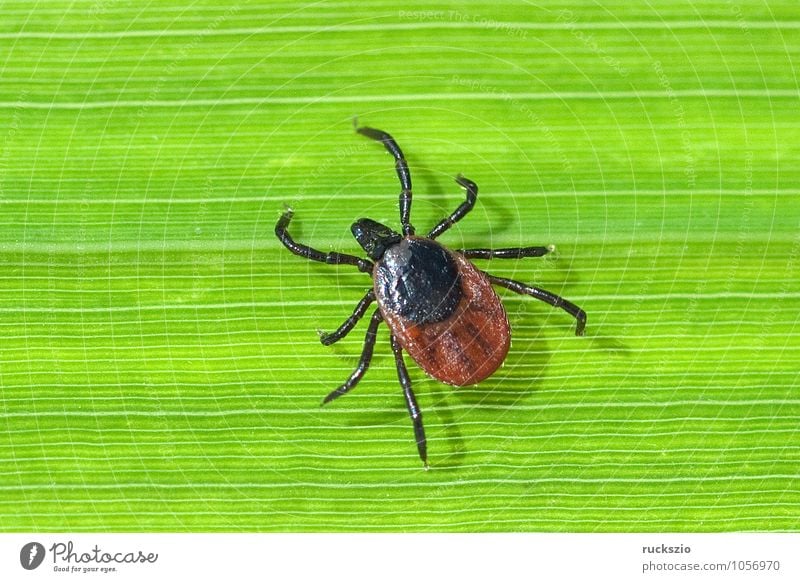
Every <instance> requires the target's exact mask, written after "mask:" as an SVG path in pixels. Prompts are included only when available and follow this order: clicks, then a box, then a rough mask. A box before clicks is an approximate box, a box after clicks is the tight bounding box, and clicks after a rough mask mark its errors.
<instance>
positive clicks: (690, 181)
mask: <svg viewBox="0 0 800 582" xmlns="http://www.w3.org/2000/svg"><path fill="white" fill-rule="evenodd" d="M0 14H1V15H2V18H0V204H1V205H2V210H3V220H2V223H3V228H2V229H1V230H0V261H1V262H2V266H3V272H4V276H3V277H2V279H0V314H2V317H0V331H2V337H3V341H2V345H0V524H1V525H0V528H1V529H2V530H3V531H24V530H40V531H81V530H90V531H130V530H141V531H164V530H168V531H185V530H193V531H210V530H217V531H231V530H252V531H341V530H358V531H428V530H436V531H729V530H769V531H782V530H797V529H798V526H800V512H799V511H798V507H800V486H798V485H799V483H800V481H799V480H798V479H799V478H800V473H799V472H798V466H799V462H800V429H798V426H799V425H798V421H799V420H800V399H798V390H797V388H798V385H800V366H798V364H800V341H799V340H798V328H797V324H798V313H800V309H798V308H800V301H799V299H800V283H799V281H800V260H799V257H800V204H798V195H799V194H800V165H798V163H797V160H798V155H800V148H799V147H798V143H800V125H798V117H797V111H798V102H799V99H800V89H799V87H800V84H799V82H798V73H797V67H796V61H797V58H798V54H799V53H798V51H799V50H800V35H798V34H797V28H798V26H800V22H798V20H797V7H796V2H794V1H789V0H785V1H784V0H775V1H770V2H768V3H767V2H763V1H760V0H753V1H747V2H735V1H734V2H722V1H720V2H712V1H709V2H695V1H691V2H689V1H678V2H671V3H668V4H665V5H663V6H661V5H658V4H653V3H642V4H636V3H629V2H603V3H579V2H553V3H550V4H548V5H546V6H540V5H538V4H537V5H534V4H525V3H515V2H500V3H498V2H470V3H468V4H466V5H464V4H463V3H456V2H452V3H446V2H443V3H436V4H434V5H432V4H430V3H423V2H412V3H410V4H409V3H402V4H401V5H398V4H397V3H389V2H386V1H384V0H374V1H371V2H366V3H342V2H321V3H314V4H301V3H295V2H283V3H280V2H269V3H259V2H245V3H240V4H234V5H218V3H217V4H215V3H211V2H204V1H203V2H192V3H185V4H181V3H174V2H159V3H157V4H152V5H146V6H145V5H140V4H139V3H130V2H117V1H114V0H96V1H91V0H90V1H85V2H69V3H66V2H58V1H56V2H49V3H36V4H30V3H28V2H3V3H2V4H1V5H0ZM354 116H358V118H359V120H360V122H361V123H363V124H367V125H370V126H374V127H379V128H381V129H384V130H386V131H389V132H391V133H392V134H393V135H394V136H395V137H396V139H397V140H398V142H399V144H400V145H401V147H402V148H403V150H404V151H405V153H406V154H407V157H408V161H409V165H410V168H411V171H412V174H413V177H414V196H415V198H414V207H413V220H414V222H415V224H416V225H417V226H418V227H419V229H420V231H421V232H423V231H426V229H429V228H431V227H432V226H433V225H434V224H435V223H436V221H438V220H439V219H440V218H442V217H443V216H444V215H446V214H448V213H449V212H451V211H452V210H453V209H454V208H455V207H456V206H457V205H458V204H459V203H461V201H462V200H463V192H462V191H461V189H460V188H459V187H458V186H457V185H456V184H455V183H454V181H453V177H454V176H455V175H457V174H458V173H463V174H464V175H465V176H467V177H469V178H470V179H472V180H474V181H475V182H477V183H478V184H479V186H480V195H479V198H478V204H477V206H476V208H475V209H474V210H473V211H472V213H471V214H470V215H469V216H468V217H467V218H466V219H464V220H463V221H462V222H460V223H459V224H458V225H457V226H456V227H454V228H453V229H452V230H451V231H450V232H448V233H447V234H446V235H444V236H443V237H442V239H441V240H442V242H444V243H445V244H448V245H450V246H452V247H454V248H463V247H475V246H481V247H483V246H494V247H502V246H514V245H533V244H554V245H556V247H557V252H556V253H554V254H553V255H551V256H548V257H546V258H542V259H527V260H520V261H500V260H495V261H491V262H490V263H488V264H486V263H485V262H481V266H482V267H485V268H486V269H488V270H489V271H491V272H492V273H495V274H497V275H502V276H506V277H513V278H516V279H519V280H522V281H525V282H529V283H535V284H537V285H540V286H542V287H544V288H546V289H549V290H551V291H553V292H555V293H558V294H561V295H563V296H564V297H565V298H567V299H569V300H571V301H574V302H575V303H577V304H579V305H580V306H582V307H583V308H584V309H585V310H586V312H587V313H588V316H589V320H588V327H587V335H586V337H582V338H581V337H575V336H574V334H573V330H574V321H573V320H572V318H571V317H569V316H568V315H567V314H565V313H563V312H562V311H560V310H554V309H551V308H550V307H548V306H547V305H545V304H542V303H540V302H537V301H534V300H532V299H530V298H524V297H519V296H516V295H513V294H511V293H509V292H501V295H502V296H503V298H504V301H505V305H506V307H507V310H508V312H509V318H510V320H511V324H512V327H513V334H514V335H513V338H514V339H513V344H512V348H511V352H510V354H509V356H508V359H507V360H506V363H505V366H504V367H503V368H501V369H500V370H499V371H498V372H497V373H496V374H495V375H494V376H493V377H492V378H490V379H489V380H487V381H485V382H484V383H482V384H481V385H479V386H476V387H467V388H459V389H454V388H451V387H448V386H445V385H442V384H439V383H437V382H435V381H433V380H431V379H429V378H427V377H426V376H424V374H422V372H421V371H420V370H419V369H418V368H417V367H416V366H414V365H413V363H412V362H410V361H409V367H410V370H411V375H412V381H413V384H414V387H415V391H416V393H417V396H418V398H419V401H420V405H421V406H422V409H423V411H424V415H425V426H426V428H427V434H428V439H429V451H430V461H431V470H430V471H424V470H423V469H422V465H421V463H420V461H419V459H418V457H417V453H416V448H415V446H414V442H413V436H412V431H411V424H410V421H409V418H408V415H407V412H406V410H405V405H404V402H403V397H402V394H401V392H400V388H399V386H398V383H397V378H396V372H395V370H394V361H393V358H392V356H391V351H390V349H389V347H388V334H387V331H386V329H385V328H384V329H382V330H381V332H380V333H379V337H378V346H377V349H376V355H375V359H374V361H373V365H372V367H371V368H370V370H369V372H368V374H367V375H366V377H365V378H364V380H363V381H362V382H361V384H360V385H359V386H358V387H357V389H355V390H354V391H353V392H352V393H351V394H349V395H347V396H346V397H344V398H341V399H339V400H337V401H336V402H334V403H331V404H330V405H328V406H326V407H324V408H321V407H320V402H321V399H322V397H323V396H324V395H325V394H327V393H328V392H329V391H330V390H332V389H334V388H335V387H336V386H338V385H339V384H341V383H342V382H343V381H344V379H346V378H347V376H348V375H349V374H350V372H351V371H352V370H353V368H354V367H355V365H356V363H357V360H358V356H359V354H360V350H361V343H362V341H363V337H364V336H363V334H364V331H365V327H366V326H365V324H366V322H362V324H361V325H360V326H359V327H358V328H357V329H356V330H355V331H354V332H353V333H352V334H351V335H350V336H348V337H347V338H346V339H345V340H343V341H341V342H339V343H337V344H335V345H334V346H332V347H324V346H322V345H321V344H320V343H319V341H318V336H317V331H316V330H317V329H323V330H332V329H335V327H336V326H337V325H339V324H340V323H341V321H343V320H344V318H345V317H347V316H348V315H349V314H350V312H351V311H352V309H353V307H354V306H355V304H356V302H357V301H358V299H359V298H360V297H361V295H362V294H363V293H364V291H365V290H366V289H368V287H369V284H370V282H369V280H368V279H367V277H365V275H364V274H361V273H358V272H357V271H356V270H355V269H353V268H350V267H345V266H341V267H332V266H327V265H322V264H318V263H310V262H308V261H304V260H302V259H301V258H299V257H297V256H294V255H291V254H290V253H288V252H287V251H286V249H284V248H283V247H282V246H281V245H280V244H279V243H278V241H277V240H276V239H275V237H274V234H273V228H274V224H275V221H276V220H277V218H278V216H279V215H280V213H281V212H282V210H283V207H284V204H288V205H291V206H292V207H293V209H294V211H295V219H294V221H293V223H292V226H291V228H292V233H293V235H294V236H295V237H296V238H297V239H298V240H300V241H303V242H305V243H307V244H310V245H313V246H315V247H317V248H320V249H323V250H329V249H337V250H341V251H343V252H348V253H356V252H358V251H359V248H358V246H357V244H356V243H355V241H354V240H353V239H352V237H351V236H350V233H349V225H350V224H351V222H352V221H353V220H355V219H357V218H359V217H362V216H368V217H371V218H373V219H375V220H379V221H385V222H387V223H388V224H392V225H396V224H397V220H398V216H397V193H398V191H399V187H398V184H397V179H396V176H395V174H394V169H393V165H392V160H391V158H390V157H389V156H388V155H387V154H386V153H385V152H384V151H383V150H382V148H381V147H380V146H379V145H378V144H375V143H374V142H371V141H369V140H365V139H363V138H362V137H360V136H358V135H356V134H355V133H354V132H353V130H352V120H353V117H354Z"/></svg>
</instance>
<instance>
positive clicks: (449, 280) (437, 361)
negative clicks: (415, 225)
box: [373, 236, 510, 386]
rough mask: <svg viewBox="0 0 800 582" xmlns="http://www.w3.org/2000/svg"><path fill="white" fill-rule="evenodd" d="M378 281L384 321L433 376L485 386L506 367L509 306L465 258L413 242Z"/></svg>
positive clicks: (397, 250)
mask: <svg viewBox="0 0 800 582" xmlns="http://www.w3.org/2000/svg"><path fill="white" fill-rule="evenodd" d="M373 279H374V281H375V285H374V287H375V289H374V290H375V296H376V298H377V300H378V305H379V306H380V310H381V315H383V319H384V321H386V323H387V324H388V325H389V327H390V328H391V330H392V333H393V334H394V336H395V337H396V338H397V341H398V343H399V344H400V346H401V347H402V348H403V349H404V350H405V351H407V352H408V354H409V355H410V356H411V357H412V358H414V361H415V362H417V364H419V366H420V368H422V369H423V370H425V372H426V373H427V374H428V375H429V376H432V377H434V378H436V379H437V380H440V381H442V382H445V383H447V384H452V385H454V386H465V385H467V384H477V383H478V382H480V381H481V380H484V379H485V378H488V377H489V376H491V375H492V373H493V372H494V371H495V370H497V368H498V367H500V364H502V363H503V360H504V359H505V357H506V354H507V353H508V346H509V343H510V333H509V332H510V330H509V326H508V319H507V318H506V312H505V310H504V309H503V304H502V303H501V302H500V298H499V297H498V296H497V293H495V292H494V289H492V285H491V283H490V282H489V279H488V278H487V277H486V275H484V274H483V273H481V272H480V271H479V270H478V269H476V268H475V267H474V266H473V265H472V263H470V262H469V261H468V260H467V259H465V258H464V257H463V256H462V255H459V254H456V253H453V252H451V251H448V250H447V249H446V248H444V247H443V246H442V245H440V244H439V243H437V242H436V241H433V240H430V239H426V238H421V237H416V236H412V237H406V238H404V239H403V240H401V241H400V242H399V243H397V244H396V245H394V246H393V247H391V248H390V249H389V250H387V251H386V252H385V253H384V255H383V258H382V259H381V260H380V261H378V262H377V263H376V264H375V270H374V271H373Z"/></svg>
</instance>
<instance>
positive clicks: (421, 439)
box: [392, 335, 428, 469]
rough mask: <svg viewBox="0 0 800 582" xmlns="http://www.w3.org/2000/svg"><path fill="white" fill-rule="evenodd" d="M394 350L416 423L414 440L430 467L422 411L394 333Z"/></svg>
mask: <svg viewBox="0 0 800 582" xmlns="http://www.w3.org/2000/svg"><path fill="white" fill-rule="evenodd" d="M392 351H393V352H394V361H395V363H396V364H397V378H398V379H399V380H400V386H402V388H403V396H405V399H406V407H407V408H408V414H409V416H411V421H412V422H413V423H414V440H416V441H417V451H418V452H419V458H420V459H422V463H423V465H425V468H426V469H427V468H428V445H427V441H426V440H425V427H424V426H423V425H422V412H421V411H420V409H419V405H418V404H417V399H416V397H415V396H414V391H413V390H411V378H409V376H408V369H406V364H405V362H404V361H403V349H402V348H401V347H400V343H399V342H398V341H397V338H396V337H394V335H392Z"/></svg>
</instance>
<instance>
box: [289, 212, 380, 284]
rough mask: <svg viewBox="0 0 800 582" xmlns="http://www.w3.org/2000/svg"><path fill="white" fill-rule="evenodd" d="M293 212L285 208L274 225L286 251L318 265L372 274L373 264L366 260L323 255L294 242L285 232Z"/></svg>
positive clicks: (338, 254)
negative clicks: (348, 267) (324, 264)
mask: <svg viewBox="0 0 800 582" xmlns="http://www.w3.org/2000/svg"><path fill="white" fill-rule="evenodd" d="M292 216H294V212H292V210H291V209H290V208H287V209H286V211H285V212H284V213H283V215H282V216H281V217H280V218H279V219H278V224H276V225H275V236H277V237H278V239H279V240H280V241H281V242H282V243H283V246H285V247H286V248H287V249H289V250H290V251H292V252H293V253H294V254H296V255H299V256H301V257H305V258H306V259H310V260H312V261H319V262H320V263H327V264H329V265H353V266H354V267H358V270H359V271H362V272H364V273H372V268H373V264H372V263H371V262H370V261H367V260H366V259H360V258H358V257H355V256H353V255H346V254H344V253H337V252H335V251H332V252H329V253H323V252H322V251H318V250H317V249H312V248H311V247H309V246H306V245H304V244H301V243H299V242H295V240H294V239H293V238H292V237H291V235H290V234H289V231H288V230H286V229H287V228H288V227H289V222H291V220H292Z"/></svg>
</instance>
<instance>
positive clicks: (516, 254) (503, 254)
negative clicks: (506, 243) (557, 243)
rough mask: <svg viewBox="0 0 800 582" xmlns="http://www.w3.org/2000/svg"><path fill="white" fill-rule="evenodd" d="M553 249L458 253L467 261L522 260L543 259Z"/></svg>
mask: <svg viewBox="0 0 800 582" xmlns="http://www.w3.org/2000/svg"><path fill="white" fill-rule="evenodd" d="M552 250H553V247H515V248H510V249H459V251H458V252H459V253H461V254H462V255H464V256H465V257H466V258H468V259H523V258H525V257H543V256H544V255H546V254H547V253H549V252H551V251H552Z"/></svg>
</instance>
